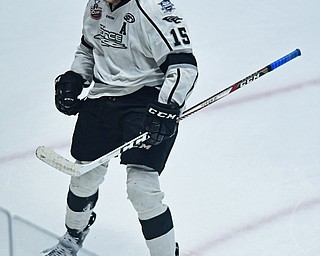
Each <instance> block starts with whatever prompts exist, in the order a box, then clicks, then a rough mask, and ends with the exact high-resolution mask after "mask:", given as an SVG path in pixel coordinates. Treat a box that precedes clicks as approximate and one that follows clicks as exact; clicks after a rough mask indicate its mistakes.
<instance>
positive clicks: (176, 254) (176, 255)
mask: <svg viewBox="0 0 320 256" xmlns="http://www.w3.org/2000/svg"><path fill="white" fill-rule="evenodd" d="M175 256H179V244H178V243H176V253H175Z"/></svg>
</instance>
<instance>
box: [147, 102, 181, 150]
mask: <svg viewBox="0 0 320 256" xmlns="http://www.w3.org/2000/svg"><path fill="white" fill-rule="evenodd" d="M179 114H180V108H179V107H178V106H177V105H175V104H163V103H160V102H155V103H153V104H149V105H148V107H147V114H146V117H145V120H144V128H145V130H146V131H147V132H148V133H149V135H150V138H149V139H148V140H147V141H146V143H147V144H151V145H158V144H160V143H161V142H162V141H163V140H165V139H168V138H170V137H172V136H173V135H175V133H176V130H177V125H178V123H177V120H178V117H179Z"/></svg>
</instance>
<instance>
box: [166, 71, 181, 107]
mask: <svg viewBox="0 0 320 256" xmlns="http://www.w3.org/2000/svg"><path fill="white" fill-rule="evenodd" d="M180 77H181V71H180V68H178V69H177V80H176V83H175V84H174V86H173V88H172V90H171V92H170V95H169V97H168V104H169V103H170V102H171V101H172V97H173V94H174V92H175V90H176V89H177V87H178V85H179V82H180Z"/></svg>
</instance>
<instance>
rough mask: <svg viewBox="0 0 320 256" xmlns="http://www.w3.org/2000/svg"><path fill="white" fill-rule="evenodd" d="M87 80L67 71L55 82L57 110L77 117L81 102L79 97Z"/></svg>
mask: <svg viewBox="0 0 320 256" xmlns="http://www.w3.org/2000/svg"><path fill="white" fill-rule="evenodd" d="M85 82H86V80H85V79H83V78H82V76H81V75H80V74H78V73H75V72H73V71H71V70H70V71H67V72H66V73H64V74H62V75H59V76H58V77H57V78H56V80H55V104H56V107H57V109H58V110H59V111H60V112H62V113H63V114H66V115H76V114H77V113H78V112H79V110H80V104H81V101H80V100H79V99H78V96H79V95H80V94H81V92H82V89H83V87H84V83H85Z"/></svg>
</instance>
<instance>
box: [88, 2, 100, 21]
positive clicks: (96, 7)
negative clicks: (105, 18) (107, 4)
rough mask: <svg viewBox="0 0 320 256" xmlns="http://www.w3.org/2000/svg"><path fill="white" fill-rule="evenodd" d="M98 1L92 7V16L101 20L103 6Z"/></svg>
mask: <svg viewBox="0 0 320 256" xmlns="http://www.w3.org/2000/svg"><path fill="white" fill-rule="evenodd" d="M98 2H100V1H98ZM98 2H97V1H96V3H95V4H94V5H93V6H91V7H90V16H91V18H92V19H94V20H100V19H101V17H102V8H101V7H99V5H98Z"/></svg>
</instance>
